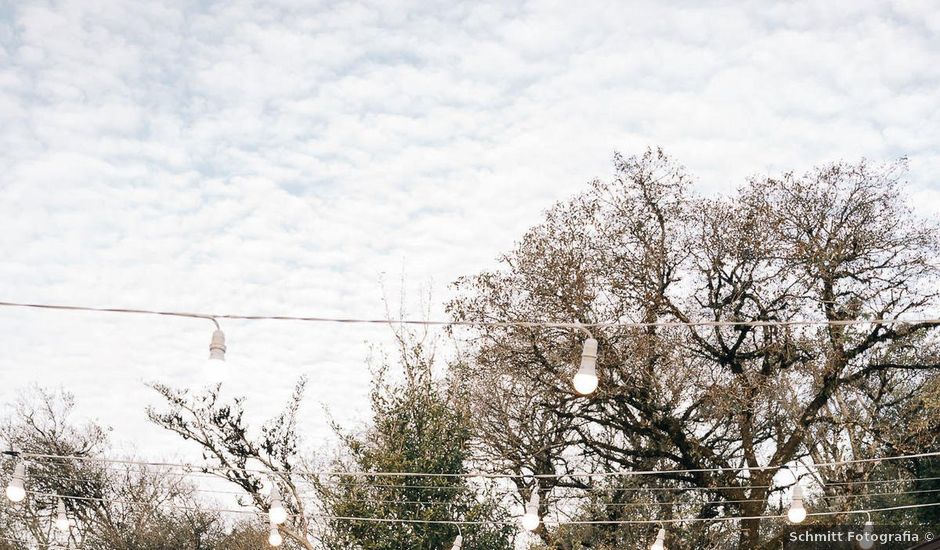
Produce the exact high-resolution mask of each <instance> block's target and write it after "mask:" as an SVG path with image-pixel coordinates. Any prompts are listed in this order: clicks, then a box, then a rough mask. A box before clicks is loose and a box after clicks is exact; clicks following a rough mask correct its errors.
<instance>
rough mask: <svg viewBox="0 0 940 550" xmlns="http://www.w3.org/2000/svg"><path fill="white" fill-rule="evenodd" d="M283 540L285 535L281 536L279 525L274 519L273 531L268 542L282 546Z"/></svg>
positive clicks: (272, 523)
mask: <svg viewBox="0 0 940 550" xmlns="http://www.w3.org/2000/svg"><path fill="white" fill-rule="evenodd" d="M283 542H284V537H282V536H281V532H280V530H278V528H277V525H276V524H275V523H274V522H273V521H272V522H271V532H270V533H269V534H268V544H270V545H271V546H280V545H281V544H282V543H283Z"/></svg>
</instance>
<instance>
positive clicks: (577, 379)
mask: <svg viewBox="0 0 940 550" xmlns="http://www.w3.org/2000/svg"><path fill="white" fill-rule="evenodd" d="M596 366H597V340H595V339H594V338H588V339H586V340H585V341H584V347H583V348H582V350H581V367H580V368H579V369H578V373H577V374H575V375H574V378H573V379H572V381H571V383H572V385H573V386H574V389H575V391H577V392H578V393H580V394H581V395H589V394H591V393H593V392H594V390H596V389H597V370H596Z"/></svg>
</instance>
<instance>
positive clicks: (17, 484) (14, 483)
mask: <svg viewBox="0 0 940 550" xmlns="http://www.w3.org/2000/svg"><path fill="white" fill-rule="evenodd" d="M25 479H26V465H25V464H23V463H22V462H19V463H17V465H16V467H15V468H14V469H13V479H11V480H10V484H9V485H7V498H8V499H10V501H11V502H22V501H23V499H24V498H26V482H25V481H24V480H25Z"/></svg>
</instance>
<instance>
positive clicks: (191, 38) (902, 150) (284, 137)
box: [0, 0, 940, 455]
mask: <svg viewBox="0 0 940 550" xmlns="http://www.w3.org/2000/svg"><path fill="white" fill-rule="evenodd" d="M6 9H7V10H8V11H7V12H6V13H2V12H0V18H2V19H0V44H2V49H0V120H2V121H3V123H2V125H0V258H2V260H0V297H2V299H10V300H33V301H48V302H68V303H78V304H93V305H117V306H140V307H159V308H176V309H185V310H196V311H233V312H250V313H254V312H257V313H295V314H323V315H343V316H380V315H382V314H383V313H384V310H383V306H382V303H381V298H382V290H381V288H380V287H379V282H378V281H379V279H380V277H381V274H383V273H384V274H386V278H387V280H388V281H391V282H394V281H396V280H397V277H398V274H399V273H400V272H401V271H402V269H404V270H405V271H406V273H407V277H408V280H409V283H408V285H409V287H410V288H409V290H410V291H411V295H412V296H413V297H414V296H416V295H417V294H419V290H418V289H419V288H420V287H421V286H423V285H424V284H426V283H428V282H429V281H432V286H433V288H434V290H435V297H436V298H438V299H443V298H444V297H445V295H446V292H447V291H446V285H447V283H449V282H450V281H451V280H453V278H455V277H456V276H458V275H460V274H466V273H471V272H474V271H477V270H479V269H480V268H482V267H484V266H486V265H488V264H489V263H491V262H492V260H493V258H495V256H496V255H497V254H498V253H499V252H500V251H502V250H505V249H507V248H508V247H509V246H510V245H511V243H512V241H513V240H514V239H516V238H517V237H518V236H520V234H521V232H522V231H523V230H524V229H525V228H526V227H528V226H530V225H531V224H533V223H535V222H536V221H537V220H538V217H539V214H540V212H541V211H542V210H543V209H544V208H546V207H548V206H549V205H550V204H551V203H552V202H553V201H555V200H558V199H561V198H564V197H566V196H569V195H570V194H572V193H574V192H576V191H577V190H578V189H580V188H581V186H582V185H583V184H584V183H585V182H586V181H588V180H589V179H591V178H593V177H604V176H606V175H607V174H608V173H609V172H610V157H611V153H612V152H613V151H614V150H620V151H622V152H624V153H627V154H629V153H631V152H636V151H638V150H640V149H642V148H643V147H645V146H647V145H662V146H664V147H665V148H666V149H667V150H668V151H669V152H671V153H672V154H674V155H675V156H677V157H678V158H679V159H680V160H681V161H682V162H684V163H685V164H686V165H687V166H688V167H689V169H690V170H691V171H692V172H693V173H695V174H697V176H698V178H699V180H698V181H699V185H700V188H701V190H702V191H703V192H708V193H711V192H723V191H726V190H728V189H729V188H731V187H733V186H735V185H737V184H739V183H740V182H742V181H743V178H744V177H746V176H747V175H750V174H753V173H756V172H766V171H778V170H785V169H797V170H800V169H805V168H808V167H809V166H810V165H812V164H813V163H818V162H824V161H828V160H836V159H840V158H845V159H856V158H859V157H861V156H867V157H870V158H873V159H890V158H894V157H898V156H901V155H907V156H908V157H909V158H910V160H911V168H912V170H911V174H910V176H911V182H912V188H913V191H914V193H915V197H916V198H917V199H918V207H919V208H920V209H921V210H922V211H924V212H929V213H932V214H936V212H937V211H938V200H937V196H938V192H940V188H938V186H937V184H936V182H935V176H934V175H935V174H936V173H937V170H938V169H940V151H938V145H937V144H938V143H940V139H938V138H940V130H938V128H940V108H938V107H940V66H938V65H937V64H936V63H935V60H936V59H937V58H938V53H940V52H938V49H940V40H938V36H937V34H938V32H940V10H937V9H936V7H934V6H933V5H932V3H931V2H928V1H925V2H901V3H895V4H894V5H892V6H884V5H881V4H880V3H874V2H837V3H831V2H830V3H820V2H788V3H785V4H777V5H775V6H774V7H771V8H768V7H767V6H766V5H765V4H764V3H760V2H753V3H744V4H743V5H742V6H740V7H735V6H731V5H730V4H724V3H714V4H711V5H708V6H705V5H702V4H701V3H697V2H674V3H672V5H669V6H665V5H663V3H660V2H635V3H630V4H629V5H624V4H623V3H619V2H609V3H604V2H582V3H579V4H578V5H577V7H576V8H572V7H571V6H570V4H566V3H557V2H525V3H513V4H510V3H505V2H490V3H473V4H470V5H463V6H455V5H451V4H444V3H418V2H400V3H392V2H375V3H330V2H323V3H320V4H319V5H317V6H311V5H310V4H309V3H307V2H294V3H292V2H280V3H277V4H276V5H275V4H274V3H268V2H257V3H253V2H226V3H217V4H213V3H207V4H205V5H202V6H197V5H195V4H182V3H180V4H159V3H150V4H143V3H140V2H119V1H113V2H83V1H80V0H74V1H63V2H39V1H37V2H18V3H16V4H8V7H7V8H6ZM396 292H397V290H396V289H395V288H394V284H392V289H391V295H392V296H395V295H396V294H395V293H396ZM225 328H226V331H227V333H228V334H229V341H230V349H231V352H230V355H231V357H233V358H238V359H243V361H242V362H241V365H240V366H239V369H241V370H240V371H239V372H240V376H239V377H237V378H236V380H235V382H234V387H233V388H232V389H233V391H239V392H244V393H247V394H248V395H249V397H250V399H251V403H252V406H254V407H257V410H258V412H259V415H261V414H270V413H273V411H274V409H275V408H276V406H277V405H278V404H279V402H280V400H282V399H283V398H284V397H286V396H287V395H288V393H289V391H290V386H291V384H292V383H293V380H294V379H295V378H296V376H298V375H299V374H301V373H307V374H309V375H310V376H311V379H312V384H311V406H310V407H308V409H307V413H306V414H307V420H308V421H307V422H305V424H304V426H305V428H306V430H307V433H308V436H309V438H310V439H311V440H315V439H316V438H320V437H323V436H325V435H326V434H327V431H328V430H327V427H326V422H325V420H324V418H323V415H322V411H321V409H320V407H319V406H317V405H316V403H321V402H322V403H324V404H326V405H327V406H329V407H330V408H331V409H332V410H334V411H335V412H336V413H337V416H338V417H339V418H340V419H341V420H346V419H352V418H360V419H362V418H364V413H363V412H362V411H361V410H360V409H361V407H363V406H364V405H365V398H366V396H367V391H368V379H369V376H368V372H367V371H366V368H365V365H364V362H363V359H364V357H365V356H366V353H367V345H366V343H365V342H366V341H384V340H385V339H386V338H387V334H386V331H385V329H382V328H379V327H350V326H326V325H302V324H290V323H273V322H272V323H247V322H245V323H242V322H238V323H234V322H233V323H225ZM0 333H2V334H3V335H4V337H3V342H4V348H3V352H2V353H0V375H2V385H0V402H8V401H10V400H11V399H12V398H13V397H14V396H15V395H16V393H17V391H18V390H19V389H20V388H22V387H23V386H24V385H25V384H27V383H29V382H31V381H40V382H43V383H47V384H49V383H52V384H62V385H64V386H66V387H68V388H72V389H74V390H75V391H76V393H77V394H78V397H79V403H80V405H81V407H82V408H83V410H84V411H85V413H86V414H89V415H96V416H99V417H101V418H102V419H103V420H105V421H106V422H109V423H111V424H114V425H115V427H116V428H117V437H118V438H119V439H125V440H133V441H135V442H136V443H137V444H138V446H139V447H140V449H141V451H142V452H144V453H146V454H152V455H162V454H165V453H166V450H165V449H167V448H172V447H166V446H164V444H165V443H167V442H172V441H173V440H172V438H169V436H166V435H164V434H161V433H160V432H159V431H158V430H156V429H155V428H153V427H150V426H148V425H146V423H145V422H144V420H143V409H142V404H143V403H147V402H151V401H152V396H151V395H150V393H148V391H147V390H146V389H144V388H143V386H142V384H141V381H142V380H146V379H152V378H154V377H158V376H160V377H164V378H167V379H174V380H177V381H179V382H183V381H185V380H186V379H187V365H189V363H190V362H192V361H193V360H194V358H201V357H202V356H203V355H205V348H206V346H207V345H208V338H209V333H210V327H209V326H208V324H207V323H200V322H198V321H192V322H190V321H180V320H173V319H169V320H168V319H139V318H129V319H114V318H111V317H106V316H97V315H85V314H71V315H66V314H53V313H46V312H23V311H14V310H4V311H0Z"/></svg>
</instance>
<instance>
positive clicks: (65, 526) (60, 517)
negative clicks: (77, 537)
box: [55, 498, 69, 531]
mask: <svg viewBox="0 0 940 550" xmlns="http://www.w3.org/2000/svg"><path fill="white" fill-rule="evenodd" d="M55 527H56V529H58V530H59V531H68V530H69V517H68V515H66V513H65V501H64V500H62V499H61V498H60V499H59V503H58V510H57V511H56V516H55Z"/></svg>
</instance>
